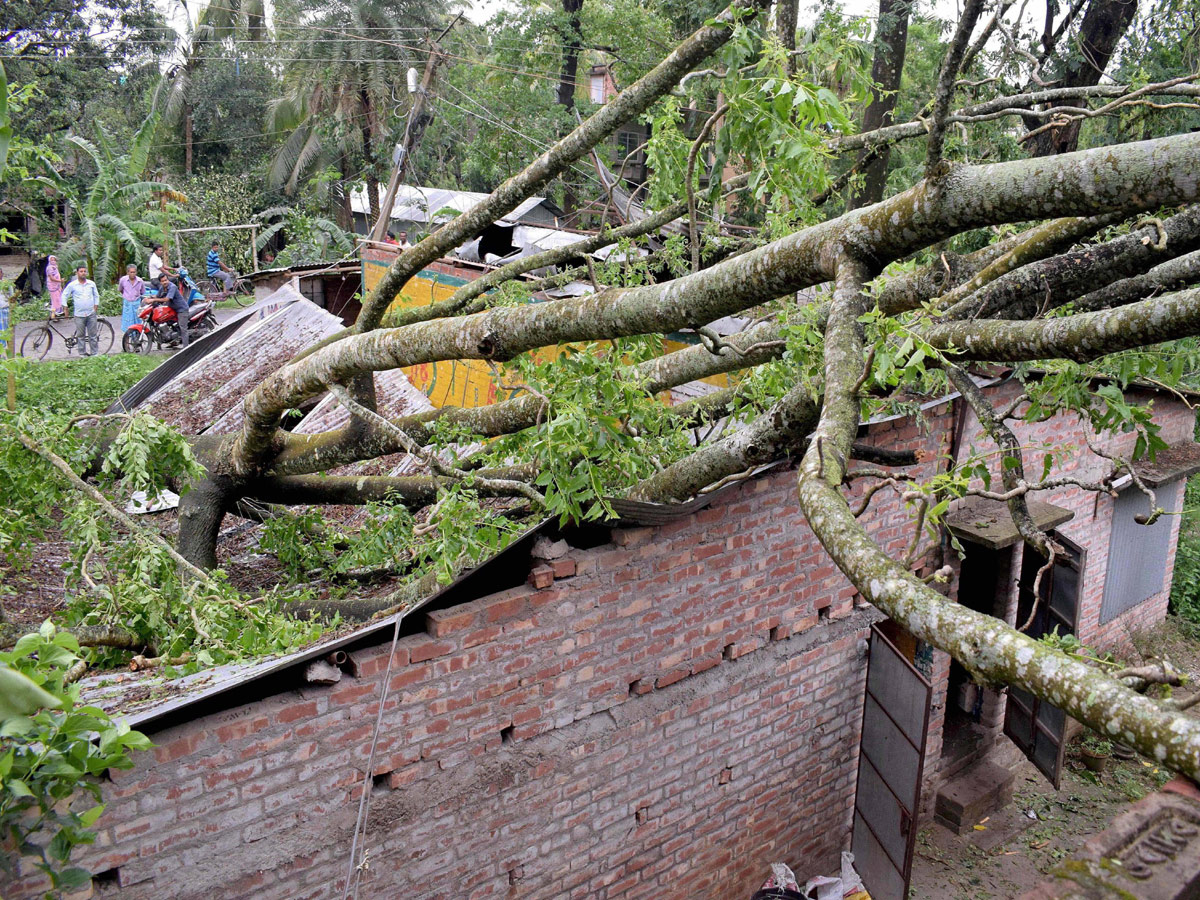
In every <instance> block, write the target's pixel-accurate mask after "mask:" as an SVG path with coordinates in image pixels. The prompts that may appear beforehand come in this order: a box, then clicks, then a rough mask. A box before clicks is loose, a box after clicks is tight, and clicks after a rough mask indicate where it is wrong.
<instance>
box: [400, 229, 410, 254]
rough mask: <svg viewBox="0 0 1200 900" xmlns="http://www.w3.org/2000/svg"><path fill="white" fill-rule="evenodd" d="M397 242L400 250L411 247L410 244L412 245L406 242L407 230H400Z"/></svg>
mask: <svg viewBox="0 0 1200 900" xmlns="http://www.w3.org/2000/svg"><path fill="white" fill-rule="evenodd" d="M399 244H400V249H401V250H407V249H408V248H409V247H411V246H412V244H410V243H409V242H408V232H407V231H402V232H400V241H399Z"/></svg>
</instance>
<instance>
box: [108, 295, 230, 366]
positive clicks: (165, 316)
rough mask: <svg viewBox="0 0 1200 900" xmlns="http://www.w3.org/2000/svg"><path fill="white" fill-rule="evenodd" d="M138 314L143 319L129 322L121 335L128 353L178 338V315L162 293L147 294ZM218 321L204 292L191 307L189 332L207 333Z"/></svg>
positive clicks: (147, 349) (159, 345)
mask: <svg viewBox="0 0 1200 900" xmlns="http://www.w3.org/2000/svg"><path fill="white" fill-rule="evenodd" d="M197 293H198V292H197ZM138 318H139V319H141V321H140V322H136V323H134V324H133V325H130V326H129V327H128V328H127V329H126V330H125V334H124V335H122V336H121V349H122V350H124V351H125V352H126V353H149V352H150V351H151V350H155V349H157V348H158V347H162V346H167V345H169V344H173V343H178V342H179V340H180V334H179V316H178V315H177V314H176V312H175V308H174V307H173V306H171V305H170V304H169V303H168V302H167V301H166V300H164V299H162V298H161V297H158V296H157V295H154V296H147V297H145V298H144V305H143V306H142V308H141V309H139V310H138ZM219 324H220V323H219V322H217V317H216V315H215V314H214V313H213V302H212V301H211V300H204V299H203V295H201V301H200V302H195V303H193V304H192V306H191V308H190V309H189V310H188V336H189V337H190V336H192V335H197V336H199V335H203V334H207V333H208V332H210V331H212V330H213V329H214V328H216V327H217V325H219Z"/></svg>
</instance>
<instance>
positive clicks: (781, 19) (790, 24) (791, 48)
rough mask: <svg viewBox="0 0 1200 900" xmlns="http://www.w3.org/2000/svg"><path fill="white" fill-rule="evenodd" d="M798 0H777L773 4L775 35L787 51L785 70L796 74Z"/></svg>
mask: <svg viewBox="0 0 1200 900" xmlns="http://www.w3.org/2000/svg"><path fill="white" fill-rule="evenodd" d="M799 5H800V0H779V2H778V3H776V4H775V36H776V37H778V38H779V43H780V44H782V45H783V49H784V50H786V51H788V53H789V54H790V55H789V56H788V62H787V71H788V74H789V75H795V74H796V63H797V60H796V54H795V50H796V16H797V8H798V7H799Z"/></svg>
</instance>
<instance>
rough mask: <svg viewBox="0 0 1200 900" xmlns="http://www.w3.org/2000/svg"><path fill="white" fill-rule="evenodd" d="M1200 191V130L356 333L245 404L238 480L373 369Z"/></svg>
mask: <svg viewBox="0 0 1200 900" xmlns="http://www.w3.org/2000/svg"><path fill="white" fill-rule="evenodd" d="M1198 194H1200V134H1192V135H1183V136H1177V137H1171V138H1163V139H1160V140H1156V141H1145V142H1141V143H1136V144H1125V145H1119V146H1113V147H1104V148H1101V149H1098V150H1089V151H1083V152H1080V153H1075V154H1067V155H1063V156H1058V157H1053V158H1048V159H1037V160H1022V161H1017V162H1010V163H999V164H995V165H990V166H978V167H960V168H957V169H953V170H951V171H950V172H949V173H948V174H947V175H945V176H944V177H941V178H939V179H937V180H935V181H933V182H923V183H921V184H919V185H917V186H916V187H914V188H912V189H911V190H909V191H906V192H905V193H903V194H898V195H896V196H895V197H892V198H890V199H888V200H886V201H884V202H883V203H880V204H876V205H875V206H872V207H868V208H866V209H862V210H855V211H854V212H851V213H848V214H846V215H844V216H841V217H839V218H837V219H833V220H831V221H829V222H825V223H822V224H820V225H816V226H813V227H811V228H807V229H805V230H803V231H801V232H798V233H797V234H794V235H790V236H788V237H785V238H782V239H780V240H778V241H775V242H774V243H771V244H768V245H766V246H764V247H761V248H758V249H756V250H752V251H750V252H748V253H746V254H744V255H742V256H739V257H736V258H734V259H731V260H727V261H725V262H723V263H720V264H718V265H716V266H713V267H712V268H709V269H706V270H704V271H701V272H697V273H694V274H691V275H687V276H684V277H683V278H680V279H677V280H675V281H672V282H669V283H667V284H663V285H651V286H646V287H639V288H631V289H626V290H610V291H605V292H602V293H600V294H595V295H592V296H588V297H583V298H576V299H569V300H560V301H556V302H552V303H540V304H532V305H528V306H522V307H516V308H505V309H493V310H489V311H488V312H485V313H480V314H478V315H475V316H469V317H465V318H462V319H451V320H437V321H433V322H422V323H419V324H416V325H412V326H409V327H407V328H403V329H396V330H394V331H379V332H373V333H369V334H360V335H355V336H353V337H351V338H348V339H346V340H343V341H340V342H338V343H336V344H332V345H330V346H327V347H324V348H322V349H321V350H319V351H317V352H316V353H313V354H312V355H311V356H309V357H308V358H306V359H304V360H302V361H300V362H297V363H293V364H291V365H289V366H286V367H284V368H283V369H281V370H279V371H278V372H276V373H275V374H274V375H272V376H271V377H270V378H268V379H267V380H266V381H265V382H264V383H263V384H262V385H260V386H259V388H258V389H257V390H255V391H254V393H252V394H251V395H250V396H249V397H248V398H247V399H246V402H245V413H246V421H245V425H244V428H243V431H242V433H241V434H240V435H239V437H238V439H237V442H236V444H235V446H234V448H233V453H232V459H231V463H232V469H233V471H235V472H237V473H239V474H249V473H252V472H255V471H257V470H260V469H261V468H263V467H264V465H265V464H266V462H267V457H269V455H270V454H271V453H272V451H273V449H274V448H275V442H276V440H277V437H276V427H277V424H278V422H279V417H280V416H281V415H282V413H283V412H284V410H286V409H289V408H294V407H298V406H299V405H300V404H301V403H303V402H304V401H305V400H306V399H309V398H311V397H314V396H316V395H318V394H320V393H321V392H323V391H324V390H325V387H326V385H328V384H333V383H341V382H345V381H347V380H348V379H350V378H352V377H353V376H355V375H358V374H361V373H363V372H366V371H381V370H386V369H391V368H399V367H406V366H411V365H417V364H420V363H424V362H435V361H438V360H446V359H471V358H474V359H495V360H505V359H509V358H511V357H512V356H514V355H516V354H518V353H522V352H525V351H527V350H531V349H534V348H537V347H541V346H546V345H550V344H560V343H570V342H573V341H586V340H594V339H604V338H612V337H623V336H629V335H636V334H647V333H654V332H662V331H670V330H674V329H678V328H681V327H688V326H698V325H702V324H704V323H706V322H710V321H712V320H714V319H717V318H720V317H721V316H725V315H730V314H733V313H736V312H739V311H741V310H744V309H748V308H750V307H753V306H757V305H758V304H760V303H763V302H766V301H768V300H771V299H773V298H775V297H779V296H783V295H785V294H787V293H790V292H792V291H795V290H798V289H800V288H803V287H807V286H810V285H812V284H817V283H820V282H822V281H826V280H828V279H829V278H830V277H831V275H832V273H833V269H834V264H835V261H836V260H837V259H838V258H839V257H840V256H841V255H842V254H843V253H846V252H849V253H852V254H853V255H855V256H856V257H859V258H861V259H864V260H870V261H871V263H872V264H873V265H874V266H876V267H878V266H882V265H883V264H885V263H886V262H889V261H891V260H893V259H897V258H899V257H901V256H904V255H906V254H907V253H910V252H912V251H914V250H917V249H919V248H921V247H924V246H927V245H929V244H930V243H933V242H935V241H937V240H941V239H943V238H945V237H948V236H950V235H952V234H955V233H957V232H959V231H963V230H966V229H970V228H975V227H979V226H982V225H986V224H997V223H1000V222H1007V221H1017V220H1025V219H1029V218H1031V217H1037V218H1051V217H1061V216H1070V215H1079V214H1091V213H1094V212H1096V211H1097V210H1122V211H1125V212H1133V211H1137V210H1141V209H1145V208H1148V207H1154V206H1159V205H1162V204H1164V203H1180V202H1189V201H1192V200H1194V199H1197V196H1198Z"/></svg>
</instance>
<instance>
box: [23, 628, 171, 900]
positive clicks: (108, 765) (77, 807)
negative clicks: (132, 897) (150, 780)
mask: <svg viewBox="0 0 1200 900" xmlns="http://www.w3.org/2000/svg"><path fill="white" fill-rule="evenodd" d="M78 661H79V644H78V642H77V641H76V640H75V638H74V637H72V636H71V635H70V634H68V633H67V632H64V631H59V630H58V629H56V628H55V627H54V625H52V624H51V623H49V622H46V623H45V624H43V625H42V627H41V628H40V629H38V630H37V631H35V632H33V633H30V634H27V635H25V636H24V637H22V638H20V639H19V640H18V641H17V643H16V645H15V646H14V647H13V649H12V650H11V651H9V652H0V682H2V683H3V686H4V691H3V693H4V695H5V700H4V703H3V706H4V707H5V708H3V709H0V737H2V738H3V742H2V744H0V748H2V750H0V833H3V834H4V836H5V839H6V840H7V841H11V843H12V846H14V847H16V848H17V849H18V852H19V853H20V855H21V856H25V857H33V858H34V859H35V860H36V863H35V865H36V867H37V868H38V869H40V870H41V871H42V872H44V873H45V874H46V875H47V876H49V878H50V883H51V886H52V887H53V888H54V890H55V891H56V892H58V891H75V890H78V889H80V888H82V887H84V886H85V885H88V884H90V882H91V874H90V873H89V872H87V871H86V870H84V869H80V868H75V867H71V866H70V859H71V853H72V851H74V849H75V848H76V847H78V846H79V845H81V844H90V843H92V842H93V841H94V840H95V837H96V835H95V832H94V831H93V830H92V828H93V826H94V825H95V824H96V821H97V820H98V819H99V818H100V816H101V814H103V812H104V806H103V805H102V804H100V803H99V800H100V784H99V782H98V780H97V778H98V776H99V775H101V774H102V773H103V772H104V771H105V770H106V769H114V768H115V769H129V768H132V767H133V759H132V756H131V753H132V751H135V750H146V749H148V748H149V747H150V746H151V744H150V741H149V739H148V738H147V737H146V736H145V735H143V734H141V733H140V732H137V731H131V730H130V728H129V726H128V725H126V724H125V723H123V722H122V723H117V722H114V721H113V720H112V719H111V718H110V717H109V715H108V713H106V712H105V711H104V710H102V709H100V708H99V707H95V706H85V705H81V704H80V703H79V686H78V685H77V684H70V683H68V682H67V673H68V671H69V670H70V669H71V667H72V666H73V665H74V664H75V663H77V662H78ZM89 800H91V801H94V804H93V803H89ZM14 862H15V860H14V859H13V858H12V857H9V856H7V855H6V856H5V857H4V858H3V859H0V865H2V866H4V867H5V868H6V869H9V868H10V867H11V865H12V864H13V863H14Z"/></svg>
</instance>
